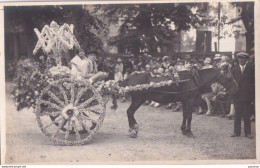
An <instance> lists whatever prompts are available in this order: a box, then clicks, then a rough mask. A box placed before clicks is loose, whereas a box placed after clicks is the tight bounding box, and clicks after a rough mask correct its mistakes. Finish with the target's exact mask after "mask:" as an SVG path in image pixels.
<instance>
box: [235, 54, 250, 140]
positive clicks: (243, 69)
mask: <svg viewBox="0 0 260 168" xmlns="http://www.w3.org/2000/svg"><path fill="white" fill-rule="evenodd" d="M237 58H238V62H239V65H238V66H236V67H234V68H233V69H232V74H233V76H234V79H235V81H236V82H237V84H238V91H237V93H236V94H235V95H234V96H233V100H234V106H235V122H234V134H233V135H232V137H238V136H240V134H241V117H243V118H244V131H245V136H246V137H247V138H250V139H252V138H253V137H252V135H251V121H250V105H251V103H253V102H254V101H255V69H254V66H253V64H251V63H249V62H248V59H249V55H248V54H247V53H246V52H240V53H238V54H237Z"/></svg>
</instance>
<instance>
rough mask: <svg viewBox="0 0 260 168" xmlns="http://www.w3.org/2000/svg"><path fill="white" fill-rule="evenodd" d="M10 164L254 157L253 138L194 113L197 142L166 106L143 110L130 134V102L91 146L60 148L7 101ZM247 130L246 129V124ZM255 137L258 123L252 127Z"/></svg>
mask: <svg viewBox="0 0 260 168" xmlns="http://www.w3.org/2000/svg"><path fill="white" fill-rule="evenodd" d="M6 103H7V104H6V105H7V135H6V139H7V142H6V145H7V146H6V149H7V153H6V163H7V164H14V163H20V164H30V163H31V164H33V163H43V164H52V163H54V162H56V163H57V162H58V163H61V162H72V163H83V162H84V163H86V162H88V163H90V164H93V163H100V162H102V163H105V164H109V163H112V162H139V161H148V162H149V161H176V160H218V159H221V160H226V159H254V158H255V157H256V145H255V138H254V139H247V138H245V137H244V134H242V136H241V137H238V138H231V137H230V135H231V134H232V132H233V122H234V121H233V120H227V119H223V118H219V117H216V116H214V117H209V116H198V115H196V114H194V115H193V120H192V130H193V133H194V135H195V138H188V137H186V136H184V135H182V134H181V131H180V125H181V121H182V113H181V112H172V111H171V110H167V109H166V108H165V106H162V107H159V108H155V107H151V106H145V105H143V106H141V107H140V108H139V109H138V111H137V113H136V115H135V117H136V120H137V122H138V123H139V126H140V130H139V134H138V138H135V139H133V138H130V137H129V136H128V122H127V115H126V109H127V108H128V106H129V104H130V101H127V102H125V103H120V101H119V108H118V109H117V110H116V111H112V110H110V109H109V107H110V105H111V104H110V103H109V104H108V105H107V114H106V117H105V120H104V123H103V126H102V127H101V129H100V130H99V132H98V134H97V135H96V136H95V138H94V140H93V142H92V143H91V144H88V145H84V146H56V145H53V144H52V142H50V141H49V140H48V139H47V137H45V135H44V134H43V133H42V132H41V131H40V129H39V127H38V126H37V123H36V120H35V115H34V113H33V111H32V110H23V111H19V112H17V111H16V109H15V106H14V103H13V102H12V101H11V100H9V99H7V101H6ZM242 130H243V126H242ZM252 130H253V132H252V133H253V135H254V136H255V123H252ZM163 163H164V162H163Z"/></svg>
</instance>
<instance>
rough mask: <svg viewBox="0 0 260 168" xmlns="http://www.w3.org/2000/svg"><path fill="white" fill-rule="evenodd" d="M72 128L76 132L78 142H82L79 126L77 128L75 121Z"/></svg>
mask: <svg viewBox="0 0 260 168" xmlns="http://www.w3.org/2000/svg"><path fill="white" fill-rule="evenodd" d="M72 128H74V131H75V133H76V139H77V141H79V140H81V138H80V134H79V130H78V128H77V126H76V123H75V121H73V122H72Z"/></svg>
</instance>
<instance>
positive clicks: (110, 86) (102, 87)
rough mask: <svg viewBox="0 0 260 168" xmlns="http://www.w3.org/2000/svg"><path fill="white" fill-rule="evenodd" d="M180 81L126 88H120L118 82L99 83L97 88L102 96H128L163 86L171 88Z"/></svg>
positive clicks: (151, 83)
mask: <svg viewBox="0 0 260 168" xmlns="http://www.w3.org/2000/svg"><path fill="white" fill-rule="evenodd" d="M178 80H179V79H176V80H168V81H162V82H158V83H155V82H150V83H149V84H141V85H135V86H126V87H120V86H119V85H118V83H117V82H115V81H114V80H109V81H107V82H98V83H95V85H96V86H97V87H96V88H97V91H98V92H99V93H100V94H101V95H106V94H116V95H118V94H119V95H126V94H129V93H132V92H137V91H143V90H148V89H150V88H159V87H163V86H170V85H171V84H173V83H177V82H178Z"/></svg>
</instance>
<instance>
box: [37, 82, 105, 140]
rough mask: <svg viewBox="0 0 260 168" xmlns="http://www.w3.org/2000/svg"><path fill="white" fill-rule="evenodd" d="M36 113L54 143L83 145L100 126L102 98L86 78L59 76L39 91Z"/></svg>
mask: <svg viewBox="0 0 260 168" xmlns="http://www.w3.org/2000/svg"><path fill="white" fill-rule="evenodd" d="M36 117H37V122H38V125H39V127H40V128H41V130H42V132H43V133H44V134H45V135H46V136H47V137H49V139H50V140H51V141H52V142H54V143H55V144H60V145H82V144H86V143H88V142H90V141H91V140H92V139H93V136H94V135H95V134H96V133H97V131H98V129H99V128H100V127H101V125H102V123H103V120H104V117H105V102H104V101H103V99H102V97H101V96H100V94H99V93H98V92H97V91H96V89H95V88H94V87H93V86H92V85H91V84H90V83H89V82H88V81H86V80H80V81H75V80H72V79H69V78H65V79H60V80H57V81H55V82H53V83H51V84H49V85H48V86H47V87H46V88H45V89H44V90H43V91H42V92H41V95H40V97H39V99H38V101H37V107H36Z"/></svg>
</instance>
